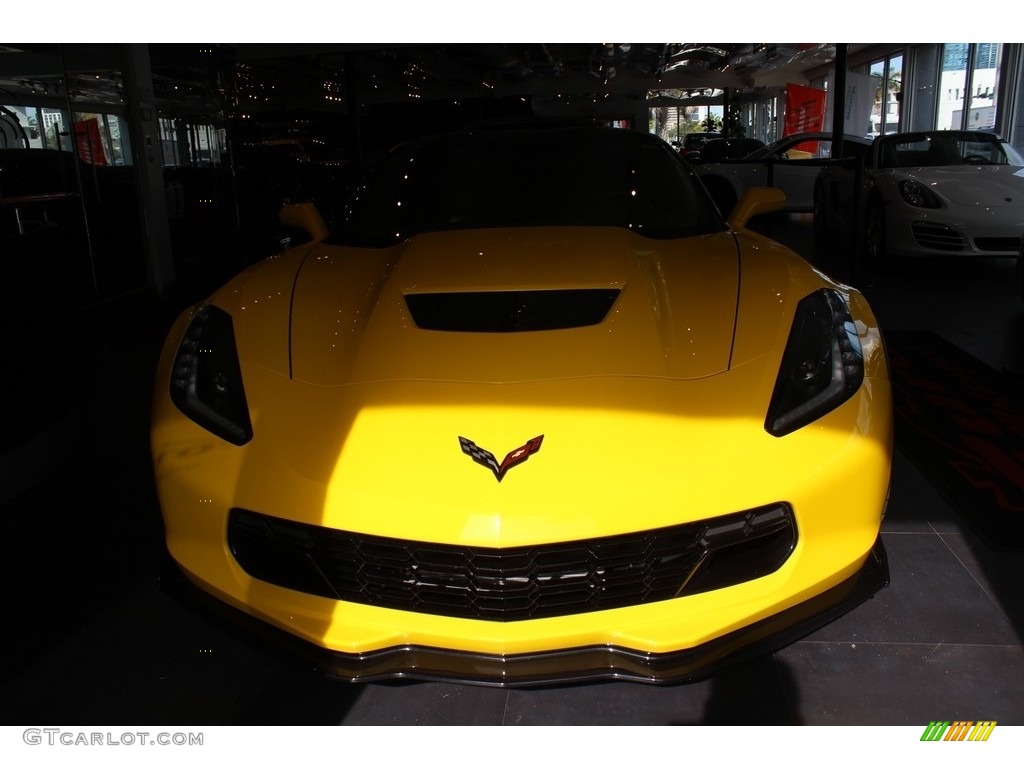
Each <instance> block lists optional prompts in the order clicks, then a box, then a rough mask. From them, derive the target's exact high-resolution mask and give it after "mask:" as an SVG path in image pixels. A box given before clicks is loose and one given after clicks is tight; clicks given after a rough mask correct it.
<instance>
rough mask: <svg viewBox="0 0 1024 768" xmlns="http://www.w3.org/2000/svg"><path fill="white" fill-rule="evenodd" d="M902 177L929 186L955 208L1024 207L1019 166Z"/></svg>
mask: <svg viewBox="0 0 1024 768" xmlns="http://www.w3.org/2000/svg"><path fill="white" fill-rule="evenodd" d="M899 174H900V175H901V176H905V177H906V178H910V179H914V180H916V181H919V182H921V183H922V184H927V185H928V186H929V187H930V188H931V189H932V190H934V191H935V192H936V193H937V194H940V195H942V196H943V197H944V198H946V199H947V200H949V201H950V202H951V203H953V204H954V205H966V206H971V207H983V208H989V207H1002V206H1009V207H1017V208H1019V207H1020V206H1021V204H1022V203H1024V168H1021V167H1019V166H1015V165H952V166H941V167H936V168H914V169H907V170H904V171H900V172H899Z"/></svg>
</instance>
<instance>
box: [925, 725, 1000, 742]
mask: <svg viewBox="0 0 1024 768" xmlns="http://www.w3.org/2000/svg"><path fill="white" fill-rule="evenodd" d="M995 727H996V721H995V720H978V721H974V720H956V721H954V722H950V721H949V720H932V721H931V722H930V723H928V727H927V728H925V729H924V733H923V734H921V741H988V737H989V736H991V735H992V731H993V730H995Z"/></svg>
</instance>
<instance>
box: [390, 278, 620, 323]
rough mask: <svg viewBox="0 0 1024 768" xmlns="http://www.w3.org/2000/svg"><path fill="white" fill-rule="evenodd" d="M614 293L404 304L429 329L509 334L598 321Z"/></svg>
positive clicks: (456, 297) (476, 296) (494, 294)
mask: <svg viewBox="0 0 1024 768" xmlns="http://www.w3.org/2000/svg"><path fill="white" fill-rule="evenodd" d="M618 295H619V290H618V289H617V288H582V289H571V290H553V291H486V292H464V293H410V294H408V295H406V297H405V303H406V304H407V305H408V307H409V312H411V313H412V318H413V321H414V322H415V323H416V325H417V326H418V327H420V328H423V329H425V330H428V331H462V332H476V333H511V332H514V331H552V330H556V329H559V328H581V327H583V326H587V325H597V324H598V323H600V322H601V321H602V320H604V318H605V316H606V315H607V314H608V310H609V309H611V307H612V304H614V303H615V299H616V297H617V296H618Z"/></svg>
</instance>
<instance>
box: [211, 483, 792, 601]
mask: <svg viewBox="0 0 1024 768" xmlns="http://www.w3.org/2000/svg"><path fill="white" fill-rule="evenodd" d="M795 543H796V526H795V523H794V520H793V513H792V510H791V509H790V507H789V506H788V505H787V504H781V503H780V504H773V505H770V506H765V507H759V508H757V509H752V510H748V511H745V512H737V513H735V514H731V515H726V516H723V517H716V518H713V519H710V520H704V521H700V522H694V523H686V524H683V525H677V526H672V527H668V528H659V529H655V530H649V531H641V532H636V533H628V534H622V535H619V536H609V537H604V538H598V539H588V540H581V541H571V542H563V543H556V544H540V545H536V546H523V547H508V548H502V549H495V548H487V547H470V546H451V545H445V544H434V543H426V542H417V541H405V540H402V539H392V538H384V537H380V536H368V535H365V534H359V533H350V532H347V531H340V530H336V529H332V528H324V527H321V526H316V525H308V524H305V523H296V522H292V521H289V520H283V519H281V518H276V517H270V516H268V515H263V514H259V513H257V512H250V511H247V510H243V509H234V510H232V511H231V514H230V517H229V521H228V544H229V546H230V548H231V551H232V553H233V554H234V556H235V559H236V560H237V561H238V563H239V565H241V567H242V568H243V569H244V570H245V571H246V573H248V574H249V575H250V576H252V577H254V578H256V579H260V580H262V581H267V582H270V583H272V584H277V585H278V586H281V587H287V588H289V589H294V590H298V591H300V592H306V593H309V594H314V595H320V596H321V597H328V598H333V599H336V600H346V601H350V602H355V603H363V604H366V605H376V606H381V607H386V608H395V609H398V610H404V611H415V612H418V613H428V614H435V615H441V616H457V617H463V618H473V619H485V620H490V621H518V620H523V619H536V618H543V617H550V616H566V615H571V614H578V613H585V612H588V611H599V610H606V609H609V608H621V607H623V606H628V605H639V604H642V603H651V602H656V601H659V600H668V599H671V598H674V597H681V596H683V595H690V594H695V593H698V592H705V591H708V590H712V589H720V588H722V587H726V586H729V585H731V584H738V583H740V582H744V581H749V580H750V579H755V578H758V577H760V576H764V575H767V574H769V573H772V572H773V571H775V570H777V569H778V568H780V567H781V566H782V564H783V563H784V562H785V561H786V559H787V558H788V557H789V555H790V553H791V552H792V550H793V546H794V545H795Z"/></svg>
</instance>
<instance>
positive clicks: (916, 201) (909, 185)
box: [900, 181, 942, 208]
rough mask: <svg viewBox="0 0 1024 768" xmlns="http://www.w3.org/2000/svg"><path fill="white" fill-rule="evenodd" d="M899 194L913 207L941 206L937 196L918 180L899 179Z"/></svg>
mask: <svg viewBox="0 0 1024 768" xmlns="http://www.w3.org/2000/svg"><path fill="white" fill-rule="evenodd" d="M900 194H901V195H902V196H903V199H904V200H905V201H906V202H907V203H908V204H910V205H912V206H914V207H915V208H941V207H942V203H941V202H940V201H939V196H938V195H936V194H935V193H934V192H932V191H931V190H930V189H928V187H926V186H925V185H924V184H922V183H921V182H919V181H901V182H900Z"/></svg>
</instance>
